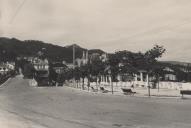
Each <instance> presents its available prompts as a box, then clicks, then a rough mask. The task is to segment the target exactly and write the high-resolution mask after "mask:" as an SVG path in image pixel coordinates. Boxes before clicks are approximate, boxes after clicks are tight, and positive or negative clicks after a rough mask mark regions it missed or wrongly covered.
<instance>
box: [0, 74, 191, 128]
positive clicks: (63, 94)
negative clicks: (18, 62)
mask: <svg viewBox="0 0 191 128" xmlns="http://www.w3.org/2000/svg"><path fill="white" fill-rule="evenodd" d="M190 106H191V99H186V100H182V99H178V98H177V99H168V98H167V99H160V98H147V97H143V98H141V97H133V96H112V95H102V94H95V93H88V92H83V91H82V92H81V91H79V90H76V89H72V88H70V87H44V88H42V87H39V88H38V87H30V86H29V80H28V79H23V78H22V77H20V76H16V77H15V78H12V79H11V80H9V81H8V82H7V83H6V84H5V85H4V86H2V87H0V127H1V128H132V127H133V128H190V127H191V122H190V119H191V112H190V110H191V108H190Z"/></svg>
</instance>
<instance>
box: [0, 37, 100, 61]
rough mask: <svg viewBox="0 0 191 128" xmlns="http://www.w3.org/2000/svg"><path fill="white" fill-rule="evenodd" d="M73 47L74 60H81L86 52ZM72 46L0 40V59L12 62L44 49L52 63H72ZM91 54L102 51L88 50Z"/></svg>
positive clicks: (35, 54) (83, 49)
mask: <svg viewBox="0 0 191 128" xmlns="http://www.w3.org/2000/svg"><path fill="white" fill-rule="evenodd" d="M73 45H74V46H75V52H76V54H75V55H76V58H81V57H82V54H83V51H85V50H87V49H85V48H82V47H80V46H78V45H76V44H73ZM73 45H70V46H66V47H61V46H58V45H53V44H50V43H45V42H43V41H36V40H25V41H21V40H18V39H16V38H11V39H10V38H5V37H1V38H0V59H1V60H14V59H15V58H16V57H17V56H37V53H38V52H39V51H40V50H42V49H45V50H44V51H45V54H46V56H47V57H48V58H49V59H50V60H53V61H58V60H65V61H66V62H69V63H70V62H72V54H73ZM90 51H91V52H96V51H99V53H100V51H102V50H93V51H92V50H90ZM102 52H103V51H102Z"/></svg>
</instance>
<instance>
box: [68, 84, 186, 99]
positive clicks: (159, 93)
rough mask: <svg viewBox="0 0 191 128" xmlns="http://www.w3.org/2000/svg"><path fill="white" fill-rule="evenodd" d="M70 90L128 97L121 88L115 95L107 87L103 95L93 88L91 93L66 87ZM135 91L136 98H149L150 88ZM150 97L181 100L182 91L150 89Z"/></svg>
mask: <svg viewBox="0 0 191 128" xmlns="http://www.w3.org/2000/svg"><path fill="white" fill-rule="evenodd" d="M66 87H69V88H73V89H75V90H79V91H83V92H87V93H88V92H89V93H93V94H103V95H116V96H128V95H124V94H123V92H122V90H121V88H117V89H116V88H114V93H113V94H112V92H111V88H110V87H105V89H106V90H108V92H107V93H102V92H101V91H100V90H98V91H97V92H94V91H93V90H92V89H91V87H90V88H89V91H88V90H87V88H86V89H85V90H82V89H81V88H76V87H75V88H74V87H73V86H66ZM133 91H135V92H136V93H135V94H134V96H135V97H149V95H148V88H134V89H133ZM150 97H158V98H181V94H180V90H175V89H159V90H158V89H150ZM188 97H189V96H188Z"/></svg>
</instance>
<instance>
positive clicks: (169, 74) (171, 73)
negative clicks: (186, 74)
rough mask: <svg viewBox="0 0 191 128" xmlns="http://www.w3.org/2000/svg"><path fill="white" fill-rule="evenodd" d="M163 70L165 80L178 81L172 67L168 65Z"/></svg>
mask: <svg viewBox="0 0 191 128" xmlns="http://www.w3.org/2000/svg"><path fill="white" fill-rule="evenodd" d="M163 70H164V72H165V74H164V81H177V77H176V75H175V71H174V70H173V69H171V68H170V67H166V68H164V69H163Z"/></svg>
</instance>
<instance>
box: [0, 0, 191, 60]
mask: <svg viewBox="0 0 191 128" xmlns="http://www.w3.org/2000/svg"><path fill="white" fill-rule="evenodd" d="M190 14H191V1H190V0H0V28H1V29H0V36H4V37H15V38H18V39H21V40H29V39H34V40H42V41H45V42H47V43H53V44H56V45H60V46H65V45H70V44H74V43H76V44H78V45H80V46H82V47H84V48H88V49H95V48H96V49H102V50H104V51H106V52H115V51H119V50H129V51H133V52H138V51H142V52H144V51H146V50H148V49H150V48H152V47H153V46H154V45H155V44H158V45H163V46H164V47H165V48H166V50H167V51H166V53H165V55H164V56H163V57H162V60H175V61H186V62H191V55H190V53H191V15H190Z"/></svg>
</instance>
